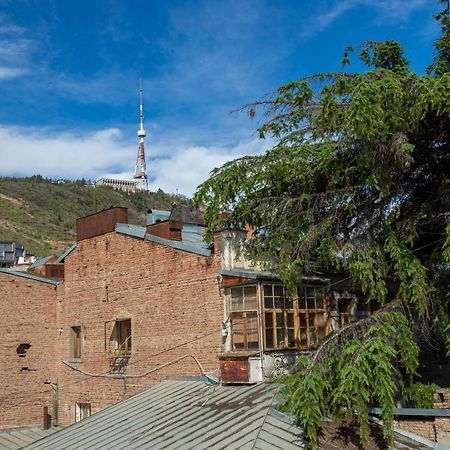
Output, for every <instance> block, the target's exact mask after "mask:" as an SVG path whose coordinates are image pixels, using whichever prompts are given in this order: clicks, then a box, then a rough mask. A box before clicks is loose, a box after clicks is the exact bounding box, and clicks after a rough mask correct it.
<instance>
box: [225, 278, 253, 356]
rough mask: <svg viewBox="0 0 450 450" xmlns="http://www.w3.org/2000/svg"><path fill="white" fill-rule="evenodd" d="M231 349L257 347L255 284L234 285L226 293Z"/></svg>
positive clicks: (251, 348)
mask: <svg viewBox="0 0 450 450" xmlns="http://www.w3.org/2000/svg"><path fill="white" fill-rule="evenodd" d="M227 298H228V310H229V312H230V320H231V348H232V350H253V349H258V348H259V335H258V302H257V298H256V285H251V286H236V287H232V288H229V290H228V293H227Z"/></svg>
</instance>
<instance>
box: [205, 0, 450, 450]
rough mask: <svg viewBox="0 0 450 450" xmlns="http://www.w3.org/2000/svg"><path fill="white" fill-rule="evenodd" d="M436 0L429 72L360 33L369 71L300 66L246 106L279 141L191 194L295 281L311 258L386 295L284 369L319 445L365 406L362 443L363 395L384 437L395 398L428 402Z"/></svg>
mask: <svg viewBox="0 0 450 450" xmlns="http://www.w3.org/2000/svg"><path fill="white" fill-rule="evenodd" d="M440 1H441V3H442V4H443V5H444V10H443V11H442V12H441V13H439V14H438V15H437V16H436V18H437V20H438V21H439V22H440V24H441V28H442V35H441V37H440V38H439V39H438V40H437V41H436V43H435V57H434V61H433V62H432V64H431V65H430V67H429V69H428V75H418V74H416V73H413V72H412V71H411V70H410V68H409V64H408V61H407V60H406V59H405V57H404V54H403V50H402V48H401V46H400V45H399V44H398V43H397V42H394V41H385V42H373V41H370V42H366V43H364V44H363V45H362V47H361V49H360V52H359V54H358V56H359V58H360V59H361V60H362V61H363V62H364V63H365V64H366V65H367V66H368V69H369V70H368V71H366V72H364V73H348V72H344V71H341V72H336V73H325V74H316V75H312V76H308V77H304V78H302V79H300V80H298V81H293V82H290V83H287V84H285V85H283V86H281V87H280V88H278V90H277V91H276V92H275V93H274V95H273V96H272V97H271V98H269V99H266V100H264V101H261V102H256V103H255V104H252V105H249V106H247V107H246V108H247V109H248V111H249V115H250V116H251V117H253V116H254V115H255V113H256V111H255V110H257V109H258V108H262V109H263V111H264V114H265V115H264V123H263V124H262V125H261V127H260V128H259V130H258V131H259V134H260V136H261V138H265V137H266V136H271V137H272V138H274V139H275V140H276V144H275V145H274V147H273V148H272V149H271V150H270V151H268V152H267V153H266V154H264V155H262V156H248V157H243V158H240V159H237V160H234V161H231V162H228V163H226V164H225V165H223V166H222V167H220V168H218V169H215V170H214V171H213V172H212V174H211V177H210V178H209V179H208V180H207V181H205V182H204V183H203V184H202V185H200V186H199V189H198V191H197V194H196V201H197V202H199V203H201V204H203V205H204V206H205V207H206V220H207V223H208V226H209V230H210V232H212V231H213V230H214V229H215V228H216V227H217V226H219V225H223V222H220V220H219V215H220V212H222V211H224V210H227V211H230V212H231V214H230V215H229V217H228V218H227V219H226V225H231V226H235V227H243V226H244V225H245V224H251V225H252V226H253V227H254V229H255V235H254V239H252V240H250V241H249V242H248V244H247V248H246V251H247V252H248V255H249V256H250V257H251V258H252V259H253V260H255V261H263V262H265V263H266V264H267V265H268V266H273V265H274V263H275V265H276V267H277V268H278V270H279V273H280V276H281V278H282V279H283V280H284V281H285V282H286V283H287V284H288V286H289V285H294V284H296V283H299V282H301V281H300V280H301V274H302V273H304V269H305V265H306V264H307V265H308V266H310V265H312V267H313V268H314V265H317V266H321V265H322V266H323V265H324V264H326V265H334V266H344V267H345V268H346V270H348V272H349V275H350V277H351V279H352V280H353V282H354V283H356V284H358V285H359V286H360V287H361V288H362V290H363V291H364V293H365V295H366V297H367V299H368V300H370V299H374V300H376V301H378V302H379V303H380V304H381V305H382V308H381V309H380V311H379V312H378V313H376V314H375V315H373V316H372V317H371V318H369V319H366V320H364V321H361V322H358V323H357V324H354V325H350V326H347V327H344V328H343V329H342V330H341V331H340V332H338V333H336V334H334V335H331V336H330V337H329V338H328V339H327V340H326V341H325V342H324V343H323V344H322V345H321V346H320V347H319V349H318V350H317V351H316V352H315V353H313V354H312V355H311V356H310V357H309V358H303V359H301V360H300V361H299V362H298V368H299V371H298V373H297V374H296V375H294V376H292V377H291V378H290V379H288V380H286V394H287V397H288V400H287V403H286V405H285V407H286V408H287V409H288V410H289V411H291V412H293V413H295V414H296V415H297V416H298V418H299V419H300V421H301V422H302V424H303V425H304V427H305V429H306V431H307V434H308V436H309V438H310V441H311V443H312V445H313V447H316V446H317V435H318V432H319V430H320V421H321V419H322V418H323V417H324V416H339V415H342V414H349V413H354V412H356V413H357V414H356V415H357V418H358V422H359V425H360V430H361V440H362V444H363V445H365V444H366V443H367V439H368V433H369V421H368V412H367V408H368V406H379V407H381V408H382V411H383V413H382V419H383V421H384V425H385V426H384V432H385V435H386V437H389V436H391V434H392V424H393V407H394V398H395V397H396V395H398V394H399V393H400V395H402V396H403V398H404V399H406V400H410V401H413V402H415V404H416V406H419V407H421V406H422V407H423V406H429V401H430V395H429V394H430V388H427V387H426V386H424V385H422V384H420V383H419V382H418V376H417V368H418V365H419V358H420V351H419V347H418V345H417V344H416V342H415V341H414V339H413V336H414V333H415V332H417V331H421V332H428V333H438V332H440V331H443V330H444V329H445V327H446V326H447V324H448V300H449V296H448V294H447V292H448V273H449V270H448V269H449V264H450V195H449V194H450V173H449V168H450V140H449V134H450V55H449V48H450V18H449V2H448V0H440ZM353 51H354V49H351V48H349V49H346V53H345V55H344V60H343V62H344V63H348V62H349V55H351V54H352V52H353ZM222 217H223V216H222ZM390 286H395V289H394V291H392V288H391V287H390ZM388 287H389V289H388ZM436 319H438V320H436Z"/></svg>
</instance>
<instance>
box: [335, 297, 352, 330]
mask: <svg viewBox="0 0 450 450" xmlns="http://www.w3.org/2000/svg"><path fill="white" fill-rule="evenodd" d="M338 306H339V325H340V326H341V327H343V326H345V325H347V324H349V323H350V322H351V321H352V299H351V298H345V297H344V298H340V299H339V302H338Z"/></svg>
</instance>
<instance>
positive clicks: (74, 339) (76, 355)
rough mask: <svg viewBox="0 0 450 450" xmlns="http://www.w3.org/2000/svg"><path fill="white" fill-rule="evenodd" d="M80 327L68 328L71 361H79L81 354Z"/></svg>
mask: <svg viewBox="0 0 450 450" xmlns="http://www.w3.org/2000/svg"><path fill="white" fill-rule="evenodd" d="M81 338H82V334H81V325H77V326H74V327H70V351H71V355H70V356H71V358H72V359H81V358H82V355H83V352H82V339H81Z"/></svg>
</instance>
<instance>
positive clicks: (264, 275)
mask: <svg viewBox="0 0 450 450" xmlns="http://www.w3.org/2000/svg"><path fill="white" fill-rule="evenodd" d="M219 274H220V275H222V276H228V277H238V278H249V279H250V280H279V279H280V276H279V274H278V273H277V272H274V271H269V270H254V269H240V268H236V269H220V270H219ZM302 280H303V281H305V282H307V283H324V284H325V283H328V282H329V281H330V279H329V278H324V277H315V276H310V275H302Z"/></svg>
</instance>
